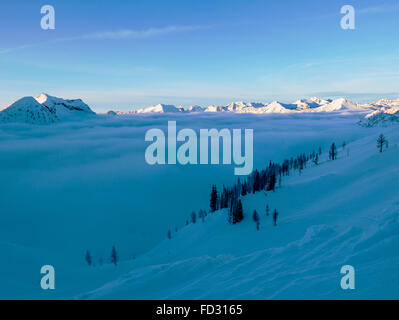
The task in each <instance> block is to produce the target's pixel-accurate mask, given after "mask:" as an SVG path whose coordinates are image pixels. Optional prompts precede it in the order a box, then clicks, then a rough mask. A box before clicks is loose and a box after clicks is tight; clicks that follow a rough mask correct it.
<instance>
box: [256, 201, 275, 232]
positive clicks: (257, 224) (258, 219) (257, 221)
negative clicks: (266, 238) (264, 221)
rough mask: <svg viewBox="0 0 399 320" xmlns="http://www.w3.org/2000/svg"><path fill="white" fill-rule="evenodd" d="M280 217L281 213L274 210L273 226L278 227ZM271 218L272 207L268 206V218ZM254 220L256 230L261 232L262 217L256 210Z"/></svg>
mask: <svg viewBox="0 0 399 320" xmlns="http://www.w3.org/2000/svg"><path fill="white" fill-rule="evenodd" d="M278 215H279V213H278V211H277V209H274V211H273V225H274V226H275V227H277V219H278ZM269 216H270V207H269V205H266V217H269ZM252 220H253V221H254V222H255V224H256V230H258V231H259V229H260V221H261V219H260V216H259V214H258V212H257V211H256V210H254V213H253V214H252Z"/></svg>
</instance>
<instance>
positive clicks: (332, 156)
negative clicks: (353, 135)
mask: <svg viewBox="0 0 399 320" xmlns="http://www.w3.org/2000/svg"><path fill="white" fill-rule="evenodd" d="M337 156H338V151H337V146H336V145H335V143H333V144H332V145H331V147H330V152H329V158H330V160H336V159H337Z"/></svg>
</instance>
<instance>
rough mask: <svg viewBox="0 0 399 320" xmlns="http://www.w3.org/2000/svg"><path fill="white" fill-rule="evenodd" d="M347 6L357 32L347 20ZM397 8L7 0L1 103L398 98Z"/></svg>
mask: <svg viewBox="0 0 399 320" xmlns="http://www.w3.org/2000/svg"><path fill="white" fill-rule="evenodd" d="M45 4H50V5H53V6H54V8H55V11H56V13H55V16H56V29H55V30H46V31H45V30H42V29H41V27H40V20H41V17H42V15H41V13H40V8H41V6H42V5H45ZM346 4H350V5H353V6H354V7H355V9H356V29H355V30H342V29H341V27H340V19H341V17H342V16H343V15H341V14H340V8H341V7H342V6H343V5H346ZM398 16H399V2H398V1H397V0H387V1H381V0H378V1H369V0H361V1H358V0H356V1H354V0H346V1H336V0H323V1H322V0H307V1H294V0H290V1H287V0H279V1H271V0H270V1H266V0H228V1H227V0H226V1H225V0H217V1H215V0H212V1H211V0H202V1H191V0H167V1H166V0H157V1H154V0H145V1H144V0H141V1H126V0H123V1H121V0H113V1H108V0H102V1H101V0H96V1H90V0H87V1H76V0H68V1H67V0H63V1H59V0H49V1H46V2H43V1H36V0H24V1H22V0H12V1H11V0H2V1H1V3H0V106H6V105H8V104H10V103H11V102H12V101H14V100H16V99H17V98H19V97H21V96H27V95H37V94H39V93H41V92H47V93H49V94H52V95H56V96H61V97H64V98H82V99H83V100H84V101H86V102H87V103H89V104H90V105H91V106H92V107H93V108H94V109H95V110H96V111H104V110H109V109H119V110H127V109H135V108H138V107H144V106H148V105H152V104H157V103H169V104H175V105H183V106H188V105H193V104H199V105H204V106H206V105H209V104H212V103H215V104H216V103H217V104H226V103H228V102H231V101H236V100H245V101H270V100H274V99H279V100H282V101H287V102H288V101H291V100H295V99H296V98H300V97H308V96H315V95H317V96H320V97H336V96H347V97H349V98H352V99H355V100H358V101H366V100H370V99H376V98H377V97H382V96H384V97H388V98H399V86H398V84H399V41H398V36H397V35H398V33H399V19H398V18H397V17H398Z"/></svg>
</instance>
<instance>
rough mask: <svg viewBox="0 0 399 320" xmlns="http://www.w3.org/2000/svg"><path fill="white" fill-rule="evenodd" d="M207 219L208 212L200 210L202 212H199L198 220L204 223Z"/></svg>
mask: <svg viewBox="0 0 399 320" xmlns="http://www.w3.org/2000/svg"><path fill="white" fill-rule="evenodd" d="M205 217H206V211H205V210H202V209H200V211H199V212H198V218H199V219H201V220H202V222H205Z"/></svg>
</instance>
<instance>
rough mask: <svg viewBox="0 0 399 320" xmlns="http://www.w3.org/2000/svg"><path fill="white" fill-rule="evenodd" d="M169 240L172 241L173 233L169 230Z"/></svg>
mask: <svg viewBox="0 0 399 320" xmlns="http://www.w3.org/2000/svg"><path fill="white" fill-rule="evenodd" d="M168 239H169V240H170V239H172V232H170V230H168Z"/></svg>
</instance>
